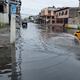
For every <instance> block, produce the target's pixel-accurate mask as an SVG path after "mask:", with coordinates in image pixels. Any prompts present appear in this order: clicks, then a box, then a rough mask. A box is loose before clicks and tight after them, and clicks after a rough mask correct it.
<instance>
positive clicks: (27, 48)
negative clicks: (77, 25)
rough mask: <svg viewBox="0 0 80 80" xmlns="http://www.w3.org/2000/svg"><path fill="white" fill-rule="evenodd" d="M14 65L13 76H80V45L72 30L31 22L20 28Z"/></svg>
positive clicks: (77, 79) (32, 79)
mask: <svg viewBox="0 0 80 80" xmlns="http://www.w3.org/2000/svg"><path fill="white" fill-rule="evenodd" d="M15 62H16V63H15ZM12 67H13V68H11V69H12V74H13V76H10V77H11V78H12V79H11V80H80V45H79V44H78V42H77V43H76V42H75V40H74V36H72V35H71V34H68V33H54V32H50V31H48V30H45V29H41V28H40V26H39V25H37V24H33V23H28V27H27V28H24V29H23V28H21V29H20V30H17V39H16V54H15V56H14V55H13V56H12ZM4 75H5V74H4ZM4 75H3V77H4ZM14 77H15V78H14ZM0 80H2V79H1V76H0ZM4 80H10V79H9V78H8V79H4Z"/></svg>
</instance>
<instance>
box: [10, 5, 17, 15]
mask: <svg viewBox="0 0 80 80" xmlns="http://www.w3.org/2000/svg"><path fill="white" fill-rule="evenodd" d="M11 14H16V5H15V4H11Z"/></svg>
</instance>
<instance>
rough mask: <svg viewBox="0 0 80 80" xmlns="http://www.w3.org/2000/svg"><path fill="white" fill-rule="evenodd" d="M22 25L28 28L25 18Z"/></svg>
mask: <svg viewBox="0 0 80 80" xmlns="http://www.w3.org/2000/svg"><path fill="white" fill-rule="evenodd" d="M22 27H23V28H27V21H25V20H24V21H22Z"/></svg>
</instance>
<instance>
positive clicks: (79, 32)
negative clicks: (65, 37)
mask: <svg viewBox="0 0 80 80" xmlns="http://www.w3.org/2000/svg"><path fill="white" fill-rule="evenodd" d="M74 36H76V37H77V38H78V39H79V40H80V30H79V31H76V32H75V33H74Z"/></svg>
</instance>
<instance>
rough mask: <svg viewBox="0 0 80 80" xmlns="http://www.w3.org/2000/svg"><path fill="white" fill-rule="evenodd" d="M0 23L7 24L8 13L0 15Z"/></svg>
mask: <svg viewBox="0 0 80 80" xmlns="http://www.w3.org/2000/svg"><path fill="white" fill-rule="evenodd" d="M0 22H2V23H9V18H8V13H0Z"/></svg>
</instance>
